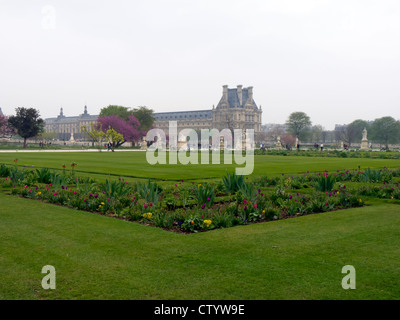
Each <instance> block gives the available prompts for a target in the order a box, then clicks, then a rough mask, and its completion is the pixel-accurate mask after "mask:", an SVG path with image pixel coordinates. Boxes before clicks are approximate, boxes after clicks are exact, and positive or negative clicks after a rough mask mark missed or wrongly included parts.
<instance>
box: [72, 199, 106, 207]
mask: <svg viewBox="0 0 400 320" xmlns="http://www.w3.org/2000/svg"><path fill="white" fill-rule="evenodd" d="M68 200H69V199H68ZM101 205H102V206H104V202H102V203H101Z"/></svg>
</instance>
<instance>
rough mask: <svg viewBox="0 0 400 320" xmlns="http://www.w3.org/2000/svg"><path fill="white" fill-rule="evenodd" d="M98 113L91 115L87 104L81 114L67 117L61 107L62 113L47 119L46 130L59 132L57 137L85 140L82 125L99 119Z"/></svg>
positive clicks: (65, 139) (66, 139)
mask: <svg viewBox="0 0 400 320" xmlns="http://www.w3.org/2000/svg"><path fill="white" fill-rule="evenodd" d="M98 117H99V116H98V115H90V114H89V113H88V112H87V106H85V108H84V111H83V113H82V114H80V115H79V116H72V117H66V116H65V115H64V112H63V108H61V109H60V114H59V115H58V116H57V117H56V118H47V119H45V130H46V132H55V133H57V134H58V136H57V139H59V140H64V141H68V140H71V138H72V139H73V140H84V139H85V134H84V133H81V126H83V125H90V123H91V122H93V123H95V122H96V121H97V118H98Z"/></svg>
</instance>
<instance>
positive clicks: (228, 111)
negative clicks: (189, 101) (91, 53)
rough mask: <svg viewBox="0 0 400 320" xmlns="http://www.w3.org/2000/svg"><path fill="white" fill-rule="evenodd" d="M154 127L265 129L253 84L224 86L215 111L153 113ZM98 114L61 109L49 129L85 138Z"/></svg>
mask: <svg viewBox="0 0 400 320" xmlns="http://www.w3.org/2000/svg"><path fill="white" fill-rule="evenodd" d="M153 115H154V118H155V122H154V127H156V128H160V129H162V130H164V132H165V133H166V134H168V125H169V121H177V125H178V132H179V131H180V130H182V129H184V128H190V129H194V130H200V129H214V128H215V129H218V130H222V129H225V128H226V129H231V130H232V132H233V130H234V129H242V130H245V129H253V130H254V134H255V135H256V134H257V133H259V132H261V131H262V128H261V116H262V110H261V106H260V107H258V106H257V104H256V103H255V101H254V98H253V87H247V88H243V86H241V85H238V86H237V87H236V88H232V89H229V88H228V86H227V85H224V86H223V87H222V97H221V99H220V101H219V102H218V105H217V106H216V107H214V106H213V107H212V109H211V110H197V111H173V112H160V113H153ZM97 118H98V115H90V114H89V113H88V112H87V107H86V106H85V107H84V112H83V113H82V114H81V115H79V116H72V117H67V116H65V115H64V113H63V108H61V109H60V114H59V115H58V116H57V117H56V118H47V119H45V129H46V132H55V133H57V134H58V137H57V138H58V139H59V140H63V141H70V140H83V139H84V138H85V137H84V134H82V133H81V126H82V125H90V123H91V122H93V123H94V122H96V120H97Z"/></svg>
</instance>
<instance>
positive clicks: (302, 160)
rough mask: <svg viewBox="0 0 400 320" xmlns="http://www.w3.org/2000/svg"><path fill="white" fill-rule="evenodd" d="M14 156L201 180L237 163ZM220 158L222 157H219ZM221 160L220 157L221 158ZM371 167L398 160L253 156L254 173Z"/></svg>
mask: <svg viewBox="0 0 400 320" xmlns="http://www.w3.org/2000/svg"><path fill="white" fill-rule="evenodd" d="M14 159H18V165H20V166H23V165H27V166H29V167H30V166H31V165H34V166H35V167H48V168H56V169H61V167H62V165H63V164H66V165H67V166H69V165H70V164H71V162H73V161H74V162H76V163H78V166H77V167H76V169H75V170H76V171H77V172H78V173H79V172H81V173H84V174H85V175H90V176H92V177H96V176H97V177H99V176H100V177H101V176H103V177H104V175H108V174H110V175H116V176H123V177H127V178H129V177H130V178H152V179H159V180H172V181H176V180H180V179H185V180H186V179H190V180H204V179H212V178H214V179H215V178H221V177H222V176H224V175H225V173H226V170H230V171H233V170H234V168H236V167H239V166H238V165H236V164H235V163H233V164H223V163H221V164H219V165H214V164H208V165H206V164H201V165H191V164H189V165H180V164H178V165H169V164H165V165H160V164H156V165H150V164H148V163H147V161H146V153H145V152H140V151H133V152H129V151H127V152H114V153H113V152H60V153H34V152H32V153H22V152H20V153H18V152H16V153H0V163H8V164H13V160H14ZM221 159H223V157H221ZM221 162H222V160H221ZM358 166H361V167H363V168H366V167H371V168H376V167H384V166H387V167H400V160H394V159H366V158H345V159H343V158H321V157H315V158H314V157H310V158H309V157H296V156H289V157H288V156H267V155H258V156H255V157H254V172H253V174H252V175H253V176H254V175H271V174H281V173H285V174H294V173H299V172H306V171H307V170H308V171H310V172H318V171H324V170H329V171H330V170H342V169H353V168H354V169H357V167H358Z"/></svg>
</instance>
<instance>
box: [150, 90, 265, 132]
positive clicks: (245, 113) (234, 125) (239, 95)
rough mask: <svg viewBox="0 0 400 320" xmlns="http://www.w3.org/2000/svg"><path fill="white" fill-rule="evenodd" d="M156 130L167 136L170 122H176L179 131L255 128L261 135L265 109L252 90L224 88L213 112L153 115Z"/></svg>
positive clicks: (201, 111)
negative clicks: (258, 103)
mask: <svg viewBox="0 0 400 320" xmlns="http://www.w3.org/2000/svg"><path fill="white" fill-rule="evenodd" d="M153 115H154V118H155V123H154V126H155V127H156V128H160V129H162V130H163V131H164V132H165V133H166V134H168V124H169V121H176V122H177V125H178V132H179V131H180V130H182V129H185V128H188V129H194V130H201V129H214V128H215V129H218V130H222V129H225V128H226V129H231V130H232V131H233V129H242V130H245V129H253V130H254V134H256V133H259V132H261V121H262V110H261V106H260V107H258V106H257V104H256V103H255V101H254V98H253V87H248V88H243V86H241V85H238V86H237V87H236V88H233V89H229V88H228V86H227V85H224V86H223V87H222V97H221V100H220V101H219V103H218V105H217V107H214V106H213V108H212V109H211V110H197V111H180V112H160V113H154V114H153Z"/></svg>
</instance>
